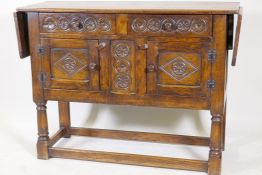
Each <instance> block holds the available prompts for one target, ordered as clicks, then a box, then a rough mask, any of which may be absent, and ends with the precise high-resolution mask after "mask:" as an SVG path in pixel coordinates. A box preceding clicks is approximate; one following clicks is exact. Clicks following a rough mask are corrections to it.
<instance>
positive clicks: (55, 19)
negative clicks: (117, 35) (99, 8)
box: [41, 15, 112, 32]
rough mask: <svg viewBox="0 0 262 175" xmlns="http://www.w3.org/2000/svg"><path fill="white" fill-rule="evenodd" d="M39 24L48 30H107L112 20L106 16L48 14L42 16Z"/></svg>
mask: <svg viewBox="0 0 262 175" xmlns="http://www.w3.org/2000/svg"><path fill="white" fill-rule="evenodd" d="M41 26H42V28H43V29H44V30H46V31H49V32H53V31H55V30H60V31H66V32H68V31H73V32H84V31H86V32H94V31H100V32H109V31H111V28H112V22H111V20H110V19H108V18H107V17H94V16H88V15H85V16H83V15H81V16H78V15H73V16H72V15H53V16H52V15H50V16H45V17H44V18H43V20H42V24H41Z"/></svg>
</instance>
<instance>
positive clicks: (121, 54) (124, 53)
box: [114, 43, 130, 58]
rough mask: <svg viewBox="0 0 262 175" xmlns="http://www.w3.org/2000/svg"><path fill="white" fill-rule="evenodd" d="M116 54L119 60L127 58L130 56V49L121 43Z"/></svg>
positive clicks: (117, 46) (116, 49)
mask: <svg viewBox="0 0 262 175" xmlns="http://www.w3.org/2000/svg"><path fill="white" fill-rule="evenodd" d="M114 52H115V53H114V54H115V56H116V57H117V58H126V57H128V55H129V52H130V48H129V46H128V45H127V44H125V43H120V44H117V45H116V46H115V49H114Z"/></svg>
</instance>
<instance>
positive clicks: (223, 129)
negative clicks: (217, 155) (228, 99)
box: [221, 106, 227, 151]
mask: <svg viewBox="0 0 262 175" xmlns="http://www.w3.org/2000/svg"><path fill="white" fill-rule="evenodd" d="M226 116H227V107H226V106H225V110H224V114H223V116H222V129H221V132H222V134H221V137H222V138H221V149H222V151H224V150H225V138H226Z"/></svg>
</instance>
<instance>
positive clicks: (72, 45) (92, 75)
mask: <svg viewBox="0 0 262 175" xmlns="http://www.w3.org/2000/svg"><path fill="white" fill-rule="evenodd" d="M41 45H42V46H41V47H42V49H43V50H44V51H43V55H42V59H43V65H42V67H43V73H44V76H45V77H46V78H45V79H46V80H45V83H44V85H45V87H46V88H55V89H76V90H79V89H82V90H94V91H95V90H99V59H98V51H97V46H98V41H97V40H72V39H62V40H59V39H50V40H49V39H41Z"/></svg>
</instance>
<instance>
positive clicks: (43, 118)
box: [36, 102, 49, 159]
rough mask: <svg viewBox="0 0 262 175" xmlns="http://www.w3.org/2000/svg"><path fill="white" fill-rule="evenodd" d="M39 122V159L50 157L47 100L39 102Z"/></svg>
mask: <svg viewBox="0 0 262 175" xmlns="http://www.w3.org/2000/svg"><path fill="white" fill-rule="evenodd" d="M36 109H37V124H38V141H37V157H38V158H39V159H48V141H49V136H48V123H47V115H46V102H45V103H37V108H36Z"/></svg>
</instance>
